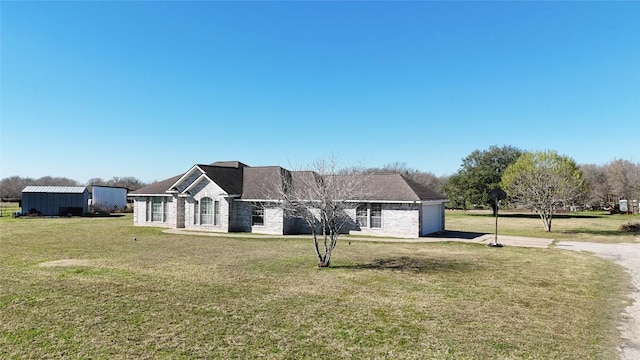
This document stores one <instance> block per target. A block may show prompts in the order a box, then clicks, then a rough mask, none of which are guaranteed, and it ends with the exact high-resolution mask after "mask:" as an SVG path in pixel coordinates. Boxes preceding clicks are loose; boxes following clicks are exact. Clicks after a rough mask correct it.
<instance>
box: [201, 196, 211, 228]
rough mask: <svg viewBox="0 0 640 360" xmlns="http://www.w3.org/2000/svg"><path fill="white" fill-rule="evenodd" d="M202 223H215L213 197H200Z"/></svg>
mask: <svg viewBox="0 0 640 360" xmlns="http://www.w3.org/2000/svg"><path fill="white" fill-rule="evenodd" d="M200 224H202V225H212V224H213V200H211V198H208V197H205V198H202V199H200Z"/></svg>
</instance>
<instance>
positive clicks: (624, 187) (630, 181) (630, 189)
mask: <svg viewBox="0 0 640 360" xmlns="http://www.w3.org/2000/svg"><path fill="white" fill-rule="evenodd" d="M604 171H605V173H606V176H607V183H608V184H609V186H610V187H611V190H612V192H613V193H614V194H615V195H616V197H618V199H616V200H619V199H634V198H637V197H640V164H635V163H633V162H631V161H628V160H621V159H616V160H614V161H612V162H610V163H608V164H607V165H605V166H604Z"/></svg>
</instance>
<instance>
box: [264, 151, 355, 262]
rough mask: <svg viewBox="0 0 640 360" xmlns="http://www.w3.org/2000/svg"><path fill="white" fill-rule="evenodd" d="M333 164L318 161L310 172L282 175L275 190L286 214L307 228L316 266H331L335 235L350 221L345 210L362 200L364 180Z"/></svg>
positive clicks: (329, 161)
mask: <svg viewBox="0 0 640 360" xmlns="http://www.w3.org/2000/svg"><path fill="white" fill-rule="evenodd" d="M336 165H337V162H336V160H335V159H330V160H328V161H326V160H319V161H316V162H315V163H314V165H313V171H293V172H283V173H282V178H281V181H280V183H281V184H283V186H279V187H277V189H279V190H278V191H279V194H278V196H279V199H280V205H281V206H282V208H283V209H284V212H285V214H286V215H287V216H291V217H296V218H300V219H302V220H303V221H304V222H305V223H306V224H307V225H308V227H309V229H310V231H311V234H312V236H313V248H314V251H315V254H316V256H317V258H318V266H319V267H328V266H329V265H330V263H331V256H332V254H333V251H334V249H335V247H336V244H337V241H338V236H339V235H340V233H341V232H342V231H343V229H344V227H345V225H347V224H348V223H349V222H351V221H353V219H352V218H351V217H350V216H349V214H348V213H347V211H348V210H349V209H353V208H355V206H357V202H356V200H357V199H362V198H363V197H362V195H363V194H362V193H363V191H364V190H363V189H364V183H365V181H366V178H367V176H366V175H364V174H362V173H361V172H360V171H358V170H350V171H345V170H342V171H338V170H337V168H336ZM272 189H273V188H272Z"/></svg>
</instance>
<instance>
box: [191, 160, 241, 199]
mask: <svg viewBox="0 0 640 360" xmlns="http://www.w3.org/2000/svg"><path fill="white" fill-rule="evenodd" d="M198 167H199V168H200V169H202V170H203V171H204V172H205V174H207V177H208V178H209V179H211V181H213V182H214V183H216V184H217V185H218V186H220V187H221V188H222V190H224V191H225V192H226V193H227V194H229V195H240V194H242V178H243V168H242V167H240V168H238V167H226V166H213V165H198Z"/></svg>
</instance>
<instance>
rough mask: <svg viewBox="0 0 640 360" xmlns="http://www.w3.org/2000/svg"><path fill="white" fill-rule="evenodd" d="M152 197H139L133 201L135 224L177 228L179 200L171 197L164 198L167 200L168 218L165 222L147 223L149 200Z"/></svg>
mask: <svg viewBox="0 0 640 360" xmlns="http://www.w3.org/2000/svg"><path fill="white" fill-rule="evenodd" d="M150 198H151V196H137V197H135V198H134V199H133V224H134V225H138V226H160V227H168V228H175V227H176V214H177V199H175V198H173V197H169V196H163V198H164V199H165V207H166V210H165V213H166V217H165V220H166V221H164V222H160V221H147V200H148V199H150Z"/></svg>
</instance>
